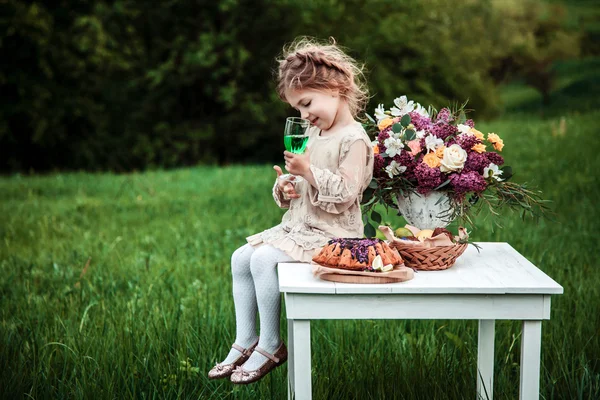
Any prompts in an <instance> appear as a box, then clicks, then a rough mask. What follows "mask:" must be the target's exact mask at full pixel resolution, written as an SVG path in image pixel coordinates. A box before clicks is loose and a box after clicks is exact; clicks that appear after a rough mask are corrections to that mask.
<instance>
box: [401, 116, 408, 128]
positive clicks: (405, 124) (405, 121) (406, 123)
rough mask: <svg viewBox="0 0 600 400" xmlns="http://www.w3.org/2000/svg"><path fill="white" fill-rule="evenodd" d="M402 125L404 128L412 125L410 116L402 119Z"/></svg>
mask: <svg viewBox="0 0 600 400" xmlns="http://www.w3.org/2000/svg"><path fill="white" fill-rule="evenodd" d="M400 123H401V124H402V126H403V127H405V128H406V127H407V126H408V125H410V115H408V114H406V115H404V116H403V117H402V119H401V120H400Z"/></svg>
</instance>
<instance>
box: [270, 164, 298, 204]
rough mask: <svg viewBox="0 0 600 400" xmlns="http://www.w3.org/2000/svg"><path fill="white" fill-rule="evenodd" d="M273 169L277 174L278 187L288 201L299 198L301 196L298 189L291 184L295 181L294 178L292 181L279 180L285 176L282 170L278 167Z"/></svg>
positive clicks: (275, 166)
mask: <svg viewBox="0 0 600 400" xmlns="http://www.w3.org/2000/svg"><path fill="white" fill-rule="evenodd" d="M273 169H274V170H275V172H276V173H277V186H278V187H279V190H280V191H281V193H283V197H284V198H285V199H286V200H289V199H297V198H299V197H300V195H299V194H298V193H296V188H294V185H293V184H292V183H291V182H290V180H291V181H293V180H294V179H295V178H294V177H293V176H292V177H291V178H290V180H285V179H279V178H280V177H281V175H282V174H283V173H282V171H281V168H280V167H279V166H278V165H274V166H273Z"/></svg>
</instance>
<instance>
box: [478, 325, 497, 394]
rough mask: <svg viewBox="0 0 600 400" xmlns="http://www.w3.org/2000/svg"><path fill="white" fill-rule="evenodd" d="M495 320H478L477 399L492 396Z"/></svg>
mask: <svg viewBox="0 0 600 400" xmlns="http://www.w3.org/2000/svg"><path fill="white" fill-rule="evenodd" d="M495 323H496V321H495V320H493V319H480V320H479V334H478V336H477V399H486V400H492V399H493V398H494V337H495V329H496V325H495Z"/></svg>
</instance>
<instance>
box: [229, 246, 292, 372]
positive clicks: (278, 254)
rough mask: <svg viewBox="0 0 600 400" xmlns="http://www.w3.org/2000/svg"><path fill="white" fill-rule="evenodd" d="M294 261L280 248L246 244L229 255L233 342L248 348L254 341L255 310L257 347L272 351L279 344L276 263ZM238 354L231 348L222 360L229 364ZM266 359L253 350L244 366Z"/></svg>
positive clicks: (279, 308)
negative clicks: (257, 333)
mask: <svg viewBox="0 0 600 400" xmlns="http://www.w3.org/2000/svg"><path fill="white" fill-rule="evenodd" d="M286 261H293V259H292V258H291V257H290V256H288V255H287V254H286V253H284V252H283V251H281V250H279V249H277V248H275V247H273V246H270V245H263V246H261V247H259V248H257V249H254V248H253V247H252V246H250V245H249V244H246V245H244V246H242V247H240V248H239V249H237V250H236V251H234V252H233V255H232V256H231V274H232V277H233V301H234V303H235V322H236V337H235V343H237V344H238V345H240V346H242V347H243V348H247V347H248V346H251V345H252V344H254V343H255V342H256V339H257V335H256V311H257V309H258V312H259V313H260V341H259V342H258V347H260V348H262V349H264V350H266V351H267V352H268V353H271V354H273V353H274V352H275V350H277V348H278V347H279V346H280V344H281V338H280V336H279V316H280V313H281V297H280V294H279V282H278V279H277V263H279V262H286ZM239 355H240V353H239V351H237V350H235V349H231V351H230V352H229V354H228V355H227V358H226V359H225V360H224V361H222V363H225V364H229V363H231V362H233V361H234V360H235V359H236V358H238V357H239ZM266 360H267V358H266V357H265V356H263V355H262V354H260V353H258V352H253V353H252V355H251V356H250V358H249V359H248V361H246V362H245V363H244V369H245V370H247V371H253V370H255V369H258V367H260V366H261V365H262V364H263V363H264V362H265V361H266Z"/></svg>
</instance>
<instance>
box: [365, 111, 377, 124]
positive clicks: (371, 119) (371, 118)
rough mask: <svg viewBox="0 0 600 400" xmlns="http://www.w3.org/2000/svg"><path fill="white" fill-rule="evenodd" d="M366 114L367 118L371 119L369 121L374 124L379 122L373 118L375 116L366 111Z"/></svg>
mask: <svg viewBox="0 0 600 400" xmlns="http://www.w3.org/2000/svg"><path fill="white" fill-rule="evenodd" d="M365 115H366V116H367V118H368V119H369V121H371V122H372V123H374V124H376V123H377V122H375V120H374V119H373V117H371V116H370V115H369V114H367V113H365Z"/></svg>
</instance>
